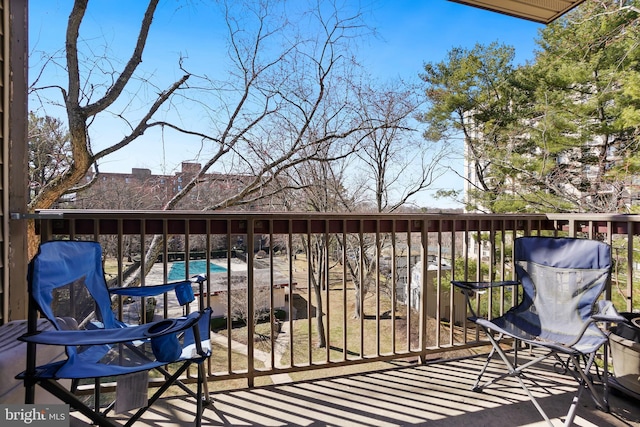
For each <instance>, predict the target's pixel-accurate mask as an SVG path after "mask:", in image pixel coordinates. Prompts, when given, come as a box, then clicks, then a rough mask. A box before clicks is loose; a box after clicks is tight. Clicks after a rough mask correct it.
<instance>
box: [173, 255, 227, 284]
mask: <svg viewBox="0 0 640 427" xmlns="http://www.w3.org/2000/svg"><path fill="white" fill-rule="evenodd" d="M209 265H210V266H211V267H210V268H211V273H223V272H225V271H227V269H226V268H224V267H220V266H219V265H216V264H214V263H209ZM184 269H185V263H184V261H176V262H174V263H173V264H172V265H171V270H169V277H168V280H169V281H171V282H173V281H176V280H184V279H185V275H184V274H185V273H184ZM206 273H207V261H206V260H203V259H196V260H193V261H189V276H195V275H196V274H206Z"/></svg>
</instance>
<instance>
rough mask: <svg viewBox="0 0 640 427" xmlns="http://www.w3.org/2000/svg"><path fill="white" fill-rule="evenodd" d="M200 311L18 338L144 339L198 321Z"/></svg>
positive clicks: (54, 341)
mask: <svg viewBox="0 0 640 427" xmlns="http://www.w3.org/2000/svg"><path fill="white" fill-rule="evenodd" d="M200 314H201V313H200V312H194V313H191V314H190V315H189V316H187V317H180V318H177V319H165V320H160V321H158V322H151V323H146V324H144V325H140V326H130V327H126V328H117V329H91V330H71V331H41V332H36V333H33V334H25V335H22V336H20V337H18V339H19V340H20V341H24V342H31V343H36V344H49V345H64V346H67V345H102V344H117V343H122V342H129V341H136V340H145V339H148V338H154V337H156V336H163V335H168V334H171V333H177V332H180V331H183V330H185V329H187V328H190V327H192V326H193V325H195V324H197V323H198V319H199V317H200Z"/></svg>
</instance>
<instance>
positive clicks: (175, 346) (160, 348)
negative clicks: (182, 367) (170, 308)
mask: <svg viewBox="0 0 640 427" xmlns="http://www.w3.org/2000/svg"><path fill="white" fill-rule="evenodd" d="M176 323H177V322H176V320H175V319H167V320H162V321H160V322H158V323H156V324H154V325H153V326H151V327H150V328H149V329H148V330H147V333H146V335H147V336H148V337H149V338H151V350H152V351H153V355H154V356H155V357H156V360H157V361H159V362H174V361H176V360H177V359H178V358H179V357H180V354H181V353H182V348H181V347H180V342H179V341H178V336H177V335H176V333H168V334H164V332H165V331H167V330H169V329H171V328H173V327H174V326H175V325H176Z"/></svg>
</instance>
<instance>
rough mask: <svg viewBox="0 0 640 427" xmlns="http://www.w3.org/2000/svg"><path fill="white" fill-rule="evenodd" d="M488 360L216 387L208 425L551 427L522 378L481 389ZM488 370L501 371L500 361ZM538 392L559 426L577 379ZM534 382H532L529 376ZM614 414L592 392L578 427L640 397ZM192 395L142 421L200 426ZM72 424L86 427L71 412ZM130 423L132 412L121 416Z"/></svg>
mask: <svg viewBox="0 0 640 427" xmlns="http://www.w3.org/2000/svg"><path fill="white" fill-rule="evenodd" d="M483 360H484V358H482V357H474V358H469V359H459V360H449V361H442V362H437V363H431V364H427V365H409V366H407V365H405V366H401V367H397V368H393V369H389V370H384V371H376V372H370V373H364V374H358V375H350V376H341V377H332V378H327V379H323V380H314V381H306V382H297V383H289V384H279V385H272V386H265V387H258V388H253V389H242V390H232V391H225V392H215V391H213V390H214V387H215V384H214V383H211V390H212V393H211V396H212V399H213V404H212V405H211V406H209V407H207V408H206V409H205V411H204V413H203V417H202V425H203V426H376V427H377V426H380V427H387V426H389V427H390V426H421V425H427V426H465V427H470V426H474V427H476V426H492V427H495V426H544V425H546V423H545V422H544V421H543V419H542V417H541V416H540V414H539V413H538V411H537V410H536V409H535V407H534V406H533V404H532V403H531V402H530V401H529V399H528V397H527V396H526V395H525V394H524V391H523V390H522V389H521V388H520V387H519V385H518V384H517V382H516V381H515V380H503V381H502V382H501V383H500V384H499V385H494V386H493V387H492V388H489V389H487V390H485V391H484V392H483V393H475V392H472V391H471V390H470V389H471V387H472V385H473V383H474V380H475V376H476V374H477V372H478V369H479V367H480V366H481V364H482V362H483ZM492 367H493V368H490V369H489V371H488V375H493V374H495V373H496V372H498V371H499V369H497V368H499V366H498V365H497V363H495V362H494V364H493V365H492ZM536 371H537V372H538V373H540V374H541V376H539V377H538V378H537V379H536V384H535V385H534V386H533V388H532V390H533V391H534V394H535V395H536V398H538V399H539V402H540V404H541V405H542V407H543V408H544V409H545V410H546V411H547V414H548V415H549V416H550V417H551V418H552V421H553V423H554V425H562V421H563V420H564V416H565V414H566V411H567V410H568V408H569V405H570V402H571V399H572V397H573V393H574V392H575V390H576V382H575V381H574V380H573V379H572V378H571V377H569V376H564V375H559V374H556V373H553V372H552V370H551V369H549V368H548V367H543V368H539V369H537V370H536ZM528 382H529V381H528ZM610 404H611V413H609V414H607V413H604V412H602V411H599V410H598V409H596V407H595V405H594V403H593V401H592V400H591V398H590V397H589V395H588V394H587V393H585V394H583V398H582V399H581V401H580V407H579V409H578V412H577V417H576V420H575V425H578V426H599V427H603V426H640V402H639V401H637V400H634V399H631V398H629V397H627V396H625V395H620V394H613V393H612V394H611V395H610ZM194 410H195V403H194V401H193V400H192V399H185V398H178V397H176V398H165V399H163V400H162V401H161V402H158V403H156V405H154V407H153V408H152V409H150V410H149V411H147V413H146V414H145V415H144V416H143V418H142V420H141V421H139V422H137V423H136V424H135V425H136V426H150V427H171V426H191V425H194V423H193V420H194ZM72 416H74V418H72V422H71V425H72V426H82V425H86V424H85V423H84V422H83V421H82V417H81V416H77V415H76V413H72ZM114 420H115V421H117V422H122V423H124V422H126V420H127V417H126V415H119V416H116V417H115V418H114Z"/></svg>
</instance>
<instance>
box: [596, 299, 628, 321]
mask: <svg viewBox="0 0 640 427" xmlns="http://www.w3.org/2000/svg"><path fill="white" fill-rule="evenodd" d="M591 318H592V319H593V320H594V321H596V322H612V323H624V322H626V321H627V319H626V318H624V317H623V316H621V315H620V314H619V313H618V311H617V310H616V308H615V307H614V306H613V303H612V302H611V301H608V300H600V301H598V311H597V312H596V313H594V314H593V315H591Z"/></svg>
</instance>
